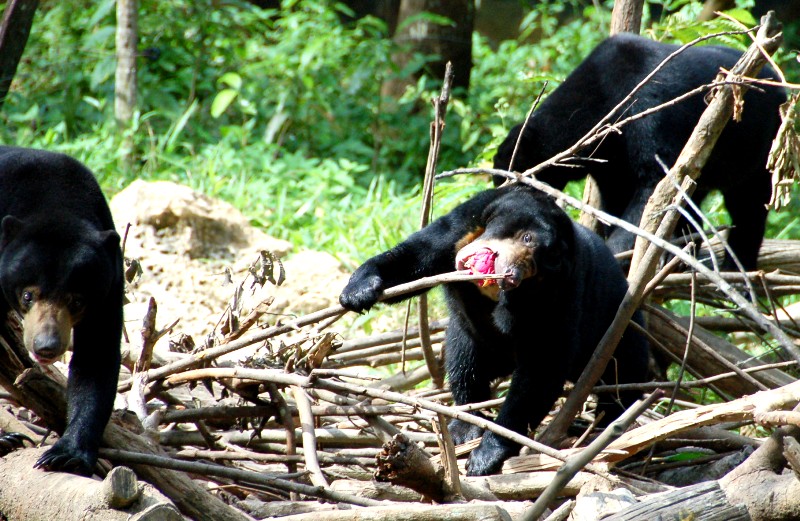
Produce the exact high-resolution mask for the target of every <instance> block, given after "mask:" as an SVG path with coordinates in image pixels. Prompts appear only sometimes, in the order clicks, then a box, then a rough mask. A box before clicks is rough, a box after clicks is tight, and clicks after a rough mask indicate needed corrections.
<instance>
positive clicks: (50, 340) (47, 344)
mask: <svg viewBox="0 0 800 521" xmlns="http://www.w3.org/2000/svg"><path fill="white" fill-rule="evenodd" d="M33 354H34V356H35V357H36V359H37V361H40V362H47V361H52V360H54V359H55V358H57V357H58V356H59V355H60V354H61V339H59V337H58V335H55V334H49V333H39V334H38V335H36V336H35V337H34V338H33Z"/></svg>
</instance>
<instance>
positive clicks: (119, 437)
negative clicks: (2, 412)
mask: <svg viewBox="0 0 800 521" xmlns="http://www.w3.org/2000/svg"><path fill="white" fill-rule="evenodd" d="M0 386H2V387H4V388H5V389H6V390H7V391H9V392H10V393H11V395H12V396H13V397H14V399H15V400H16V401H17V402H18V403H20V404H22V405H24V406H25V407H27V408H29V409H31V410H32V411H34V412H35V413H36V414H37V415H38V416H39V417H40V418H42V419H43V420H44V421H45V423H47V425H48V426H49V427H51V428H53V429H55V430H56V431H57V432H63V429H64V427H65V418H66V411H67V404H66V399H65V389H66V377H65V376H64V375H63V374H61V373H60V372H58V371H56V370H55V369H54V368H53V367H52V366H47V367H41V366H38V365H35V364H34V363H33V362H32V361H31V359H30V357H29V356H28V354H27V351H26V350H25V348H24V347H23V346H22V343H21V341H20V340H19V339H18V338H7V337H6V336H0ZM103 443H105V444H108V445H109V446H111V447H116V448H122V449H127V450H133V451H137V452H149V453H156V454H159V453H161V451H160V449H159V448H157V447H155V446H154V445H153V444H152V443H150V442H149V441H147V440H146V439H144V438H143V437H142V436H139V435H137V434H135V433H133V432H131V431H129V430H127V429H125V428H123V427H120V426H119V425H116V424H115V423H114V421H112V422H110V423H109V424H108V426H107V427H106V430H105V433H104V434H103ZM31 466H32V465H31ZM132 468H133V470H134V471H135V472H136V473H137V475H138V476H140V477H142V478H144V479H145V480H146V481H148V482H150V483H151V484H153V485H154V486H155V487H156V488H157V489H158V490H160V491H161V492H163V493H164V494H165V495H166V496H167V497H169V498H170V499H171V500H172V501H174V502H175V505H177V506H178V508H179V509H180V510H181V512H182V513H184V514H186V515H188V516H190V517H192V518H193V519H195V520H196V521H206V520H207V521H245V520H248V519H251V518H250V517H249V516H247V515H246V514H244V513H242V512H240V511H238V510H235V509H233V508H232V507H230V506H228V505H226V504H225V503H224V502H222V501H221V500H220V499H218V498H216V497H214V496H213V495H211V494H210V493H209V492H208V491H207V490H205V489H204V488H203V487H201V486H200V485H199V484H197V483H196V482H195V481H193V480H192V479H191V478H189V476H187V475H186V474H183V473H180V472H175V471H169V470H163V469H157V468H153V467H149V466H147V465H135V466H132ZM52 519H59V518H58V517H55V518H52ZM61 519H71V518H69V517H66V518H61Z"/></svg>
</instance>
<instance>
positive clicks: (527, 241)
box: [522, 233, 533, 244]
mask: <svg viewBox="0 0 800 521" xmlns="http://www.w3.org/2000/svg"><path fill="white" fill-rule="evenodd" d="M522 242H524V243H525V244H530V243H531V242H533V237H532V236H531V234H530V233H526V234H525V235H523V236H522Z"/></svg>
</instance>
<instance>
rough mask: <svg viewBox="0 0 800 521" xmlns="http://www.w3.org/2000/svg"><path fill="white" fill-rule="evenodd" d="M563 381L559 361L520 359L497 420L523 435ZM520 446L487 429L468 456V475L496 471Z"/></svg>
mask: <svg viewBox="0 0 800 521" xmlns="http://www.w3.org/2000/svg"><path fill="white" fill-rule="evenodd" d="M548 347H549V346H548ZM562 366H563V364H562ZM537 368H538V369H537ZM565 381H566V372H565V371H564V370H563V369H560V368H559V367H558V364H548V363H544V364H542V361H541V360H539V361H534V360H526V359H524V358H521V359H519V360H518V364H517V368H516V369H515V370H514V374H513V375H512V377H511V387H510V388H509V390H508V395H507V396H506V400H505V402H503V407H502V408H501V409H500V414H498V415H497V420H495V421H496V423H497V424H498V425H501V426H503V427H505V428H507V429H510V430H512V431H514V432H516V433H518V434H522V435H523V436H525V435H527V434H528V426H529V425H530V427H531V428H532V429H535V428H536V427H537V426H538V425H539V423H541V421H542V420H543V419H544V417H545V416H546V415H547V413H548V412H550V407H551V406H552V405H553V403H555V401H556V398H558V396H559V394H561V390H562V389H563V387H564V382H565ZM519 449H520V445H519V444H518V443H515V442H513V441H511V440H509V439H508V438H505V437H502V436H499V435H497V434H495V433H493V432H489V431H486V433H485V434H484V435H483V439H482V440H481V444H480V445H479V446H478V448H477V449H475V450H474V451H472V454H471V455H470V457H469V461H468V462H467V475H468V476H486V475H489V474H496V473H497V472H499V471H500V470H501V469H502V468H503V462H504V461H505V460H507V459H508V458H510V457H511V456H516V455H517V454H518V453H519Z"/></svg>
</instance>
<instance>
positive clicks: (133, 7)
mask: <svg viewBox="0 0 800 521" xmlns="http://www.w3.org/2000/svg"><path fill="white" fill-rule="evenodd" d="M137 18H138V12H137V1H136V0H117V71H116V76H115V82H114V117H115V118H116V119H117V123H119V126H120V128H122V129H127V128H128V127H129V126H130V123H131V118H132V117H133V111H134V110H135V108H136V48H137V40H138V35H137Z"/></svg>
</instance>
